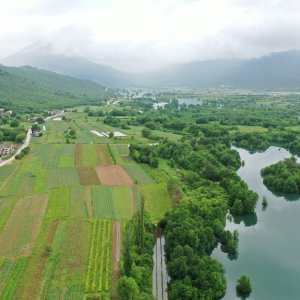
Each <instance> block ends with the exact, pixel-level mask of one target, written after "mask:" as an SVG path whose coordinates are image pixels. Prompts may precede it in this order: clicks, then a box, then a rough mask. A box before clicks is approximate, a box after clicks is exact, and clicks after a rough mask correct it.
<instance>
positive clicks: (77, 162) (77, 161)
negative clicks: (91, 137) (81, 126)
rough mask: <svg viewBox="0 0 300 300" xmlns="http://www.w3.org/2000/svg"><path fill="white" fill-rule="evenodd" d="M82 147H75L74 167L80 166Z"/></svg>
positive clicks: (77, 145) (78, 145)
mask: <svg viewBox="0 0 300 300" xmlns="http://www.w3.org/2000/svg"><path fill="white" fill-rule="evenodd" d="M81 146H82V145H81V144H76V147H75V166H81V165H82V164H81V151H82V147H81Z"/></svg>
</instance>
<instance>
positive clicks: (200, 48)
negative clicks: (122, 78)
mask: <svg viewBox="0 0 300 300" xmlns="http://www.w3.org/2000/svg"><path fill="white" fill-rule="evenodd" d="M0 3H1V9H0V20H1V21H0V22H1V23H0V25H1V26H0V43H1V48H0V59H2V58H5V57H6V56H9V55H11V54H13V53H14V52H17V51H19V50H21V49H23V48H26V47H29V46H32V45H37V46H40V45H47V48H49V45H50V49H51V51H52V52H53V53H56V54H63V55H66V56H71V57H84V58H87V59H89V60H92V61H94V62H98V63H100V64H106V65H110V66H113V67H116V68H118V69H120V70H124V71H134V72H137V71H148V70H152V69H156V68H158V67H161V66H164V65H167V64H174V63H184V62H189V61H197V60H207V59H222V58H251V57H259V56H262V55H265V54H268V53H270V52H277V51H285V50H290V49H299V48H300V40H299V38H298V37H299V34H300V2H299V1H296V0H294V1H293V0H284V1H278V0H277V1H276V0H265V1H258V0H249V1H248V0H200V1H192V0H190V1H184V0H143V1H141V0H140V1H134V0H126V1H124V0H113V1H107V0H103V1H96V0H86V1H83V0H64V1H61V0H45V1H38V0H27V1H24V0H11V1H9V2H8V1H5V0H0Z"/></svg>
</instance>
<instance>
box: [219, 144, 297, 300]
mask: <svg viewBox="0 0 300 300" xmlns="http://www.w3.org/2000/svg"><path fill="white" fill-rule="evenodd" d="M237 150H238V152H239V153H240V156H241V159H242V160H244V161H245V165H244V166H243V167H241V168H240V169H239V170H238V175H239V176H240V177H241V178H242V179H243V180H244V181H245V182H246V183H247V184H248V186H249V188H250V189H252V190H253V191H255V192H257V193H258V194H259V197H260V199H259V201H258V203H257V208H256V217H250V218H247V219H245V221H242V220H240V224H236V223H238V222H239V221H238V220H236V221H235V222H230V221H227V228H228V229H229V230H234V229H237V230H238V231H239V234H240V236H239V250H238V252H239V255H238V259H237V260H235V261H231V260H229V259H228V258H227V256H226V254H224V253H222V252H221V251H220V249H219V248H217V249H216V250H215V251H214V253H213V256H214V257H216V258H217V259H218V260H219V261H220V262H222V264H223V265H224V267H225V270H226V278H227V292H226V295H225V297H224V298H223V299H224V300H234V299H240V298H237V296H236V292H235V286H236V281H237V279H238V278H239V277H240V275H242V274H246V275H248V276H249V277H250V279H251V283H252V290H253V291H252V293H251V295H250V297H249V299H251V300H298V299H300V234H299V229H300V201H297V200H299V197H297V196H286V195H283V194H281V195H274V194H273V193H272V192H270V191H269V190H268V189H267V188H266V187H265V186H264V184H263V180H262V177H261V175H260V170H261V169H262V168H263V167H265V166H268V165H271V164H274V163H276V162H278V161H280V160H283V159H284V158H288V157H290V156H291V154H290V153H289V152H288V151H287V150H285V149H282V148H281V149H280V148H278V147H270V148H269V149H268V150H266V151H265V152H264V153H254V154H250V153H249V152H248V151H246V150H244V149H237ZM263 196H266V197H267V201H268V206H267V208H266V210H265V211H264V210H262V197H263ZM245 223H246V224H247V226H245Z"/></svg>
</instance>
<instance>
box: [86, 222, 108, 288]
mask: <svg viewBox="0 0 300 300" xmlns="http://www.w3.org/2000/svg"><path fill="white" fill-rule="evenodd" d="M111 248H112V221H109V220H95V221H94V223H93V229H92V240H91V244H90V253H89V264H88V272H87V277H86V284H85V292H86V293H100V292H101V291H106V292H108V291H109V286H110V279H111V256H112V253H111Z"/></svg>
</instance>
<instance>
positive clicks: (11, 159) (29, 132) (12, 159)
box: [0, 127, 31, 168]
mask: <svg viewBox="0 0 300 300" xmlns="http://www.w3.org/2000/svg"><path fill="white" fill-rule="evenodd" d="M30 139H31V127H30V128H29V129H28V131H27V135H26V139H25V141H24V143H23V145H22V146H21V147H20V148H19V149H18V151H17V152H16V153H15V154H14V155H13V156H12V157H10V158H9V159H6V160H4V161H2V162H1V163H0V168H1V167H3V166H5V165H8V164H10V163H12V162H13V161H14V160H15V156H16V155H18V154H19V153H20V152H21V151H22V150H23V149H24V148H26V147H27V146H29V143H30Z"/></svg>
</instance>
